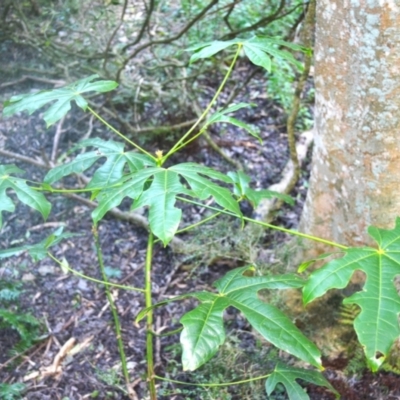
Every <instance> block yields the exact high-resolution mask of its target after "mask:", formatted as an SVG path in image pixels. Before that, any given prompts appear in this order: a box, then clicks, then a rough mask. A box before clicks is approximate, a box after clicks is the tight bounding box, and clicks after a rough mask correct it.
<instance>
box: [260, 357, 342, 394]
mask: <svg viewBox="0 0 400 400" xmlns="http://www.w3.org/2000/svg"><path fill="white" fill-rule="evenodd" d="M297 379H301V380H303V381H306V382H309V383H313V384H314V385H318V386H324V387H326V388H328V389H329V390H331V391H332V392H333V393H334V394H335V396H336V398H339V397H340V395H339V393H338V392H337V391H336V390H335V388H334V387H333V386H332V385H331V384H330V383H329V382H328V381H327V380H326V379H325V377H324V376H323V375H322V374H321V373H320V372H318V371H311V370H306V369H302V368H295V367H291V366H288V365H285V364H283V363H280V362H278V363H277V364H276V366H275V369H274V372H273V373H272V374H271V375H270V376H269V377H268V379H267V381H266V382H265V390H266V392H267V395H268V396H270V395H271V394H272V392H273V391H274V390H275V388H276V385H277V384H278V383H281V384H282V385H283V386H285V389H286V392H287V394H288V396H289V400H310V397H309V396H308V394H307V393H306V392H305V391H304V389H303V388H302V387H301V386H300V385H299V384H298V383H297Z"/></svg>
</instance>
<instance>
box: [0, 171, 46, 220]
mask: <svg viewBox="0 0 400 400" xmlns="http://www.w3.org/2000/svg"><path fill="white" fill-rule="evenodd" d="M23 172H24V171H22V170H21V169H19V168H18V167H16V166H15V165H0V227H1V226H2V212H3V211H8V212H13V211H14V210H15V206H14V203H13V202H12V200H11V199H10V198H9V197H8V195H7V190H8V189H12V190H13V191H14V192H15V194H16V195H17V197H18V199H19V201H21V202H22V203H24V204H26V205H27V206H28V207H31V208H33V209H35V210H37V211H39V212H40V213H41V214H42V216H43V218H44V219H46V218H47V217H48V216H49V213H50V210H51V204H50V203H49V202H48V201H47V200H46V198H45V197H44V196H43V194H42V193H39V192H37V191H36V190H34V189H32V188H31V187H30V186H28V185H27V184H26V180H24V179H21V178H16V177H14V176H11V175H10V174H20V173H23Z"/></svg>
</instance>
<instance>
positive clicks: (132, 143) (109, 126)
mask: <svg viewBox="0 0 400 400" xmlns="http://www.w3.org/2000/svg"><path fill="white" fill-rule="evenodd" d="M87 109H88V110H89V111H90V112H91V113H92V114H93V115H94V116H95V117H96V118H97V119H98V120H99V121H101V122H102V123H103V124H104V125H105V126H106V127H107V128H109V129H111V130H112V131H113V132H114V133H115V134H116V135H118V136H119V137H120V138H122V139H124V140H125V141H126V142H128V143H129V144H131V145H132V146H133V147H134V148H135V149H137V150H139V151H141V152H142V153H144V154H147V155H148V156H149V157H151V158H152V159H153V160H154V161H157V158H156V157H154V156H153V155H151V154H150V153H149V152H148V151H146V150H145V149H143V148H142V147H140V146H139V145H138V144H136V143H135V142H133V141H132V140H130V139H128V138H127V137H126V136H125V135H124V134H122V133H121V132H120V131H118V130H117V129H115V128H114V127H113V126H112V125H110V124H109V123H108V122H107V121H106V120H105V119H104V118H102V117H101V116H100V115H99V114H97V113H96V111H94V110H93V109H92V108H90V107H89V106H88V107H87Z"/></svg>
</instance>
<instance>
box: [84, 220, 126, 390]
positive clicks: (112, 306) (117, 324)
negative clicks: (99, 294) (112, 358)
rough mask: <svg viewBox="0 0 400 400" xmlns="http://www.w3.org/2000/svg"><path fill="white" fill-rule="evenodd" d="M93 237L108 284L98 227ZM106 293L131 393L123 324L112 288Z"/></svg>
mask: <svg viewBox="0 0 400 400" xmlns="http://www.w3.org/2000/svg"><path fill="white" fill-rule="evenodd" d="M92 232H93V237H94V244H95V247H96V253H97V259H98V261H99V267H100V272H101V275H102V277H103V281H104V282H108V279H107V274H106V271H105V268H104V260H103V253H102V251H101V245H100V240H99V232H98V230H97V225H96V224H94V225H93V229H92ZM104 288H105V291H106V296H107V300H108V303H109V304H110V309H111V313H112V316H113V319H114V325H115V333H116V336H117V344H118V351H119V356H120V359H121V365H122V373H123V375H124V378H125V384H126V388H127V390H128V393H129V392H130V381H129V372H128V365H127V363H126V355H125V350H124V344H123V342H122V330H121V324H120V321H119V317H118V313H117V309H116V307H115V303H114V299H113V297H112V295H111V292H110V287H109V286H108V285H104Z"/></svg>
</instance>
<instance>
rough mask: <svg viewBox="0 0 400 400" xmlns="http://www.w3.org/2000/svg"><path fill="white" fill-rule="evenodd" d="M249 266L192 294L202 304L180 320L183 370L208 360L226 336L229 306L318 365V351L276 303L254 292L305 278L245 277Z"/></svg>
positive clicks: (277, 341)
mask: <svg viewBox="0 0 400 400" xmlns="http://www.w3.org/2000/svg"><path fill="white" fill-rule="evenodd" d="M248 269H249V267H243V268H237V269H235V270H233V271H230V272H228V273H227V274H226V275H225V276H224V277H223V278H221V279H219V280H218V281H216V282H215V284H214V286H215V287H216V288H217V290H218V293H207V292H205V293H204V292H203V293H201V294H199V293H195V294H192V295H193V296H194V297H196V298H197V299H198V300H200V301H201V304H200V305H199V306H198V307H197V308H195V309H194V310H192V311H190V312H189V313H187V314H185V315H184V316H183V317H182V319H181V323H182V325H183V326H184V329H183V331H182V334H181V344H182V348H183V355H182V364H183V367H184V369H185V370H194V369H196V368H198V367H200V366H201V365H202V364H204V363H205V362H206V361H208V360H209V359H210V358H211V357H212V356H213V355H214V354H215V353H216V352H217V350H218V347H219V346H220V345H221V344H222V343H223V342H224V340H225V332H224V329H223V318H222V314H223V311H224V309H225V308H227V307H229V306H232V307H235V308H237V309H238V310H240V311H241V312H242V313H243V314H244V316H245V317H246V318H247V319H248V321H249V322H250V324H251V325H252V326H253V328H254V329H255V330H257V331H258V332H259V333H260V334H261V335H262V336H263V337H264V338H265V339H266V340H268V341H269V342H271V343H272V344H274V345H275V346H277V347H278V348H280V349H282V350H284V351H287V352H288V353H291V354H293V355H295V356H296V357H299V358H300V359H302V360H304V361H306V362H308V363H310V364H312V365H314V366H316V367H318V368H321V361H320V353H319V351H318V349H317V347H316V346H315V345H314V344H313V343H312V342H311V341H310V340H308V339H307V338H306V337H305V336H304V335H303V334H302V333H301V332H300V330H299V329H298V328H297V327H296V326H295V325H294V324H293V323H292V322H291V321H290V319H289V318H288V317H287V316H286V315H285V314H283V313H282V312H281V311H279V310H278V309H277V308H276V307H274V306H272V305H270V304H266V303H264V302H263V301H261V300H260V299H259V298H258V296H257V293H258V291H260V290H262V289H287V288H299V287H302V286H303V285H304V281H303V280H302V279H300V278H299V277H297V276H295V275H292V274H288V275H281V276H272V277H267V276H262V277H259V276H258V277H247V276H244V275H243V273H244V272H245V271H246V270H248Z"/></svg>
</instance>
